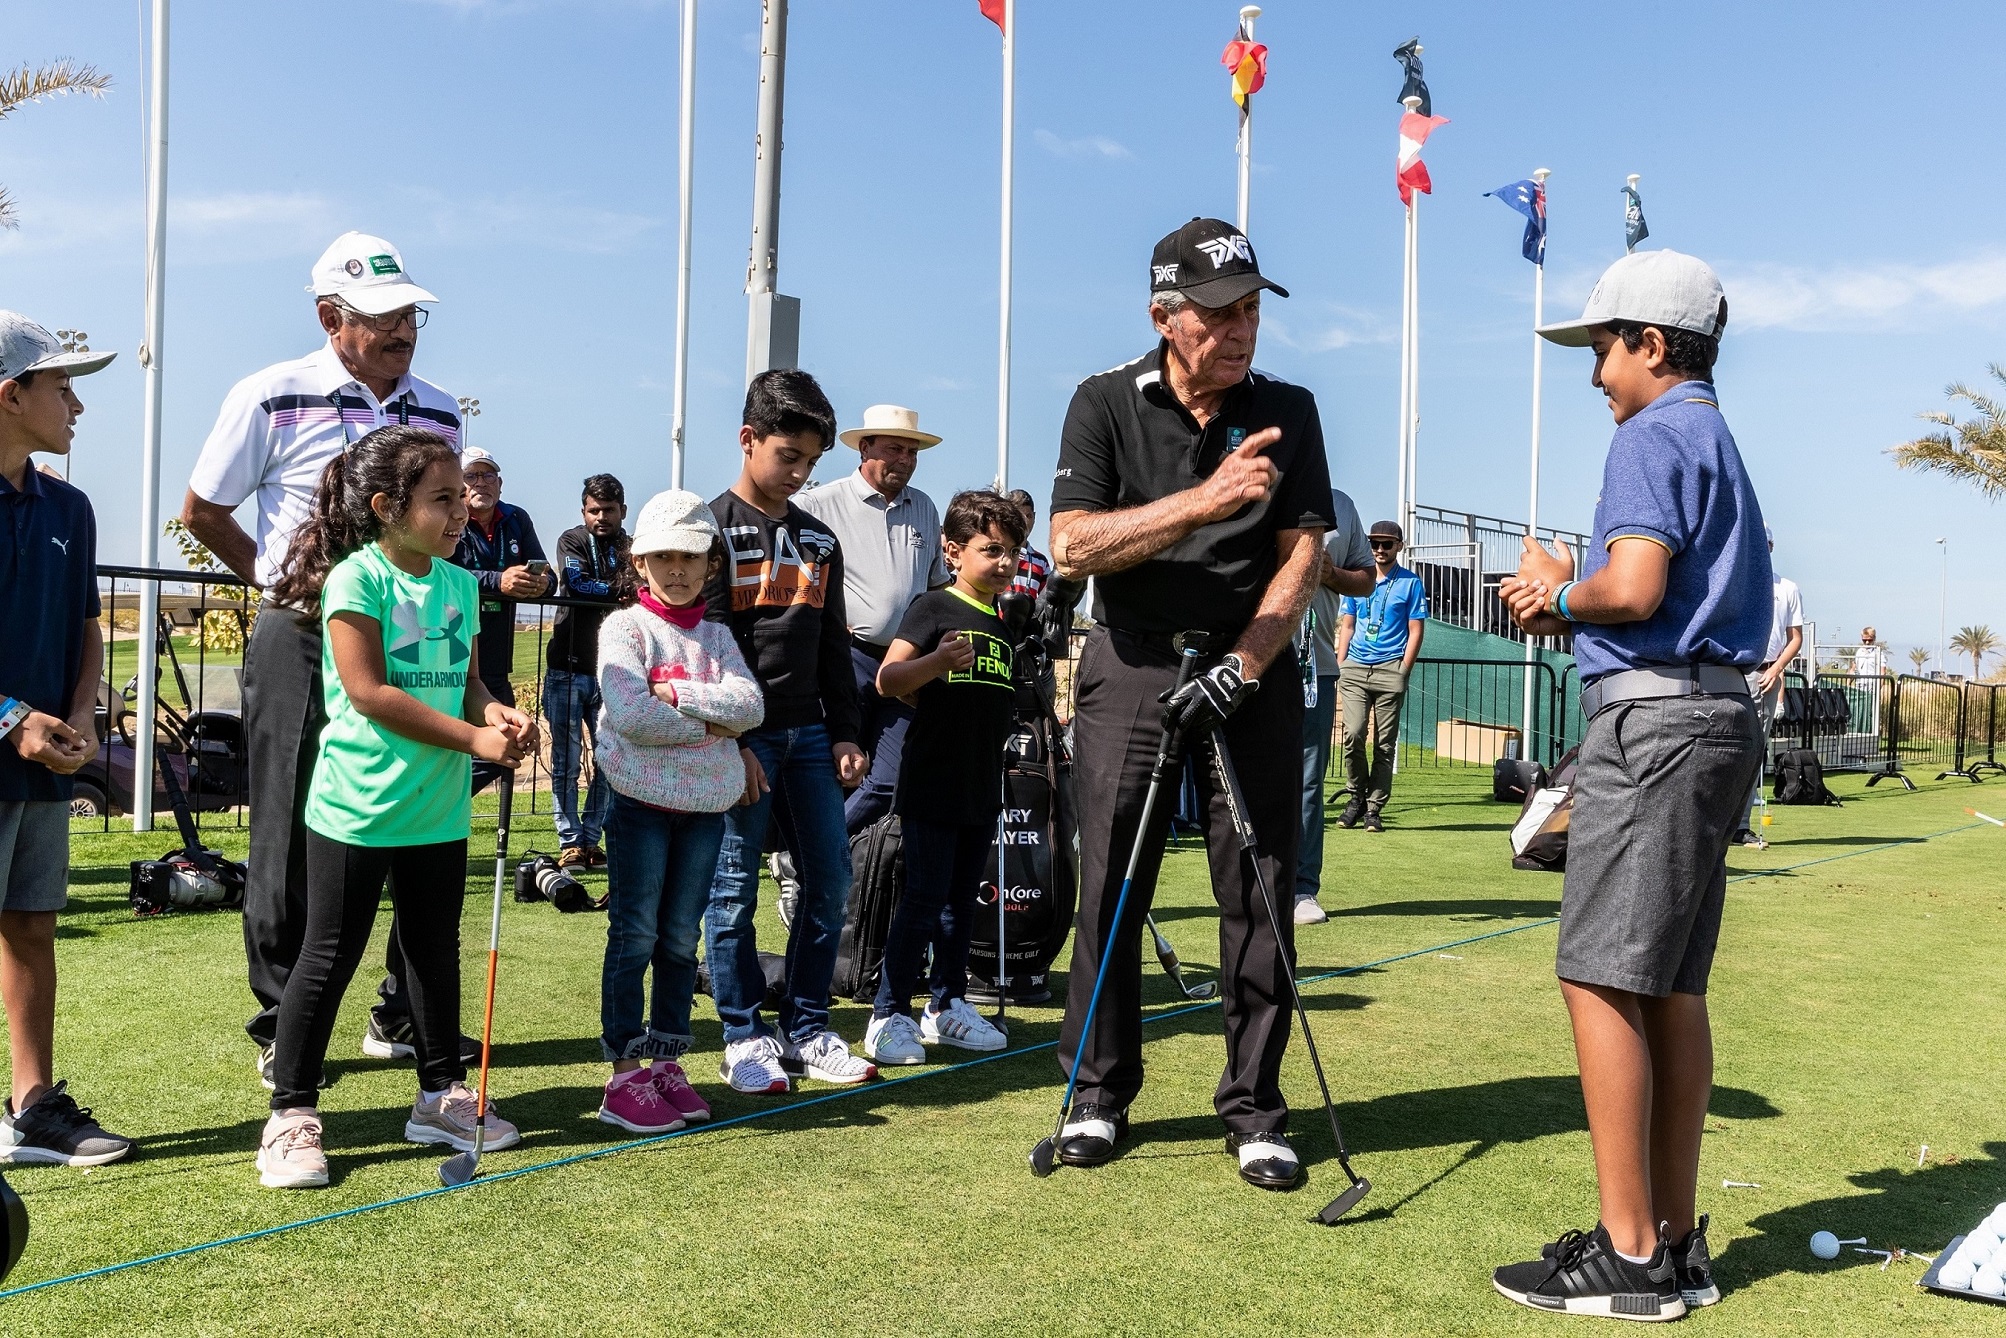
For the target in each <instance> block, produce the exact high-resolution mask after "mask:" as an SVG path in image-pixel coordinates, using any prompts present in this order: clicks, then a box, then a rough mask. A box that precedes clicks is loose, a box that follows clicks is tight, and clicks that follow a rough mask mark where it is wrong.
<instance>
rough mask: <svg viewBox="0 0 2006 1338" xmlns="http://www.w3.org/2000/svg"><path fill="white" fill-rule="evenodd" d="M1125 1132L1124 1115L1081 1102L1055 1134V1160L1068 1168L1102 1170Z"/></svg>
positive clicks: (1123, 1111) (1112, 1158) (1112, 1155)
mask: <svg viewBox="0 0 2006 1338" xmlns="http://www.w3.org/2000/svg"><path fill="white" fill-rule="evenodd" d="M1127 1132H1128V1111H1126V1110H1116V1109H1115V1108H1114V1107H1113V1106H1096V1105H1094V1104H1093V1103H1092V1102H1090V1101H1089V1102H1082V1103H1081V1104H1079V1105H1077V1106H1074V1107H1073V1111H1072V1114H1071V1115H1070V1116H1068V1117H1067V1119H1066V1124H1065V1127H1064V1128H1063V1129H1061V1130H1060V1131H1059V1160H1060V1161H1062V1162H1064V1163H1065V1164H1066V1165H1068V1166H1104V1165H1106V1164H1107V1163H1108V1162H1111V1161H1113V1160H1114V1149H1115V1144H1117V1143H1119V1142H1120V1141H1121V1139H1122V1135H1123V1134H1126V1133H1127Z"/></svg>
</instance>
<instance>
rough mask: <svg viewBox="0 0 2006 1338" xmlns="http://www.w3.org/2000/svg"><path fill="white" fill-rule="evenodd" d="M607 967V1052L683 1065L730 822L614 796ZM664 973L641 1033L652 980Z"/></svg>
mask: <svg viewBox="0 0 2006 1338" xmlns="http://www.w3.org/2000/svg"><path fill="white" fill-rule="evenodd" d="M606 838H607V839H606V861H607V863H606V890H607V893H608V895H609V896H610V897H611V898H612V899H611V901H610V902H608V904H607V907H606V967H605V970H604V972H603V974H602V975H601V976H600V978H599V1049H600V1051H601V1052H602V1053H603V1054H604V1055H605V1056H606V1058H608V1059H680V1058H682V1054H683V1051H685V1050H687V1049H689V1046H690V996H691V995H692V994H693V993H694V992H695V990H696V983H697V934H698V932H699V930H700V928H701V926H702V924H703V914H704V907H705V906H706V905H707V904H708V903H709V901H710V883H711V878H712V876H713V875H714V874H715V873H716V872H717V848H718V843H719V842H721V841H723V840H724V814H722V813H665V812H663V811H662V810H661V809H659V808H650V807H649V806H648V805H646V804H642V803H637V802H635V801H634V800H632V799H629V798H628V797H627V796H626V795H624V794H621V793H620V792H619V791H617V790H616V791H614V792H613V811H612V813H611V814H610V815H609V816H608V818H607V822H606ZM650 963H652V964H653V965H654V968H655V997H654V1006H653V1007H652V1008H650V1009H648V1021H647V1025H646V1027H645V1028H644V1027H643V1026H642V1024H641V1011H642V1010H641V1004H642V1001H643V999H642V995H643V992H642V988H641V981H642V977H643V976H644V975H646V973H647V970H648V966H649V964H650Z"/></svg>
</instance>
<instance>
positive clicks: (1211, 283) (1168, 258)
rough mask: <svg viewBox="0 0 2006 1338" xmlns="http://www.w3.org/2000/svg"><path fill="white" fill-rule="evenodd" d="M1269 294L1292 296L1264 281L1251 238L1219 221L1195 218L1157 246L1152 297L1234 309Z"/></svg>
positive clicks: (1152, 258) (1151, 273) (1151, 266)
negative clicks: (1258, 293) (1178, 296)
mask: <svg viewBox="0 0 2006 1338" xmlns="http://www.w3.org/2000/svg"><path fill="white" fill-rule="evenodd" d="M1258 288H1266V289H1267V290H1268V291H1270V292H1272V293H1274V294H1275V295H1276V296H1277V297H1287V296H1288V295H1289V290H1288V289H1286V288H1284V287H1282V286H1281V285H1280V284H1278V283H1273V282H1271V281H1269V280H1267V279H1264V278H1262V277H1261V267H1260V265H1259V264H1258V263H1256V261H1255V260H1254V248H1253V245H1252V243H1250V242H1249V241H1248V240H1247V234H1246V233H1244V232H1242V231H1240V230H1239V229H1238V228H1236V227H1234V226H1233V225H1232V224H1231V223H1225V222H1222V221H1220V220H1219V219H1216V218H1194V219H1192V220H1191V221H1190V222H1189V223H1186V224H1185V225H1184V226H1183V227H1181V228H1179V229H1178V230H1177V231H1175V232H1173V233H1171V234H1170V235H1169V236H1168V237H1165V238H1164V239H1163V240H1162V241H1160V242H1158V243H1157V244H1156V250H1155V252H1154V253H1153V254H1152V255H1151V256H1150V257H1149V291H1150V292H1151V294H1156V293H1167V292H1173V291H1175V292H1180V293H1183V294H1184V296H1186V297H1188V298H1190V299H1191V300H1192V301H1193V302H1196V303H1197V304H1198V305H1199V306H1201V307H1229V306H1231V305H1233V303H1235V302H1238V301H1239V300H1240V299H1241V298H1243V297H1245V296H1246V295H1247V294H1248V293H1251V292H1253V291H1254V290H1256V289H1258Z"/></svg>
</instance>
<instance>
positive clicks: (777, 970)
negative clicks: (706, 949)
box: [696, 952, 787, 1013]
mask: <svg viewBox="0 0 2006 1338" xmlns="http://www.w3.org/2000/svg"><path fill="white" fill-rule="evenodd" d="M759 974H760V975H762V976H764V977H765V978H766V997H765V998H764V999H762V1000H760V1002H759V1006H760V1007H761V1008H763V1009H765V1010H766V1011H767V1012H769V1013H778V1012H779V1011H780V1003H781V1000H782V999H783V998H785V997H786V992H787V959H786V958H785V957H782V956H781V955H780V954H779V953H777V952H762V953H760V954H759ZM696 992H697V993H698V994H701V995H703V996H704V997H705V998H707V999H715V998H716V997H717V995H716V994H714V993H712V992H711V987H710V963H709V962H698V963H697V983H696Z"/></svg>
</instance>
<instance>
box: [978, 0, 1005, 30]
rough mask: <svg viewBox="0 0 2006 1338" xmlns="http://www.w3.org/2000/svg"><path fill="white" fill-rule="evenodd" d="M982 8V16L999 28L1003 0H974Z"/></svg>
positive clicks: (1000, 25) (1001, 21)
mask: <svg viewBox="0 0 2006 1338" xmlns="http://www.w3.org/2000/svg"><path fill="white" fill-rule="evenodd" d="M975 2H976V4H977V5H979V6H980V7H981V9H982V17H983V18H985V19H988V20H989V21H990V22H991V23H993V24H995V25H996V26H997V27H999V28H1001V27H1002V26H1003V0H975Z"/></svg>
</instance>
